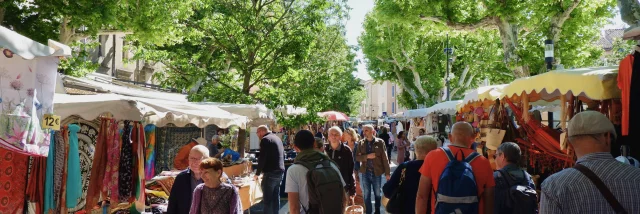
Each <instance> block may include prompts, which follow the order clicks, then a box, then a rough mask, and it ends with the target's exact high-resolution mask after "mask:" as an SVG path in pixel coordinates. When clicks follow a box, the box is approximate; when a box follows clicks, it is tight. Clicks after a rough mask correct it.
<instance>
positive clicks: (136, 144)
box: [131, 122, 145, 213]
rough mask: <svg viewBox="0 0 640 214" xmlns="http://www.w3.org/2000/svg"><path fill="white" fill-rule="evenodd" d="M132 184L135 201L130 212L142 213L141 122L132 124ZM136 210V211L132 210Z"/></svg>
mask: <svg viewBox="0 0 640 214" xmlns="http://www.w3.org/2000/svg"><path fill="white" fill-rule="evenodd" d="M131 138H132V140H133V155H134V158H133V160H134V162H133V165H134V167H133V185H134V190H133V192H134V196H135V203H134V205H133V206H132V208H134V209H132V210H131V211H132V213H142V212H144V207H145V204H144V202H145V189H144V177H145V175H144V144H145V140H144V128H143V127H142V124H140V123H138V122H135V123H134V126H133V134H132V135H131ZM134 211H137V212H134Z"/></svg>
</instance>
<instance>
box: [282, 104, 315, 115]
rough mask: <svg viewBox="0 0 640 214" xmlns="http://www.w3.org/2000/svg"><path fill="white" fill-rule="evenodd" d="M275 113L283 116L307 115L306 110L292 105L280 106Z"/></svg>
mask: <svg viewBox="0 0 640 214" xmlns="http://www.w3.org/2000/svg"><path fill="white" fill-rule="evenodd" d="M276 111H278V112H280V113H282V114H283V115H284V116H296V115H305V114H307V108H300V107H295V106H293V105H286V106H280V107H278V108H277V109H276Z"/></svg>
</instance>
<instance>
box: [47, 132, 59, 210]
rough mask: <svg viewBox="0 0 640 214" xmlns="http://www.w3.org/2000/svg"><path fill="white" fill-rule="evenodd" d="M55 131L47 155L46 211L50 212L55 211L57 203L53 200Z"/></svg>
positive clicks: (52, 133)
mask: <svg viewBox="0 0 640 214" xmlns="http://www.w3.org/2000/svg"><path fill="white" fill-rule="evenodd" d="M55 143H56V139H55V131H51V139H50V143H49V155H48V156H47V157H49V158H47V169H46V170H47V172H46V175H45V183H44V212H45V213H49V211H53V209H55V207H56V206H55V204H54V202H53V194H54V192H53V168H54V165H55V162H54V159H55V153H54V152H55V148H56V147H55Z"/></svg>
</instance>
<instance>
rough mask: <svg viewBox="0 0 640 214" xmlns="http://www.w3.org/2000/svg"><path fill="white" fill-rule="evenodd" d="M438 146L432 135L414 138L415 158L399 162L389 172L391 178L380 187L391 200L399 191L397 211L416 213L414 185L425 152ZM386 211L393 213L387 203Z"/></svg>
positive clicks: (418, 176) (416, 181)
mask: <svg viewBox="0 0 640 214" xmlns="http://www.w3.org/2000/svg"><path fill="white" fill-rule="evenodd" d="M438 147H439V145H438V142H437V141H436V139H435V138H433V137H429V136H422V137H419V138H418V139H416V142H415V149H416V160H415V161H409V162H405V163H403V164H400V165H399V166H398V168H396V170H395V171H394V172H393V174H391V179H390V180H389V181H388V182H387V183H385V184H384V186H383V187H382V190H383V192H384V196H385V197H387V198H390V199H391V200H394V199H392V198H393V194H394V192H395V191H401V192H400V193H396V194H401V195H402V198H398V200H402V201H400V202H401V203H399V204H398V205H400V206H399V207H397V208H396V210H398V212H397V213H402V214H413V213H416V212H415V211H416V210H415V207H416V200H415V198H416V196H417V195H418V188H416V187H417V186H418V185H419V183H420V172H419V171H420V168H421V167H422V164H423V163H424V158H425V157H426V156H427V154H428V153H429V152H430V151H432V150H435V149H437V148H438ZM396 189H397V190H396ZM389 203H392V202H389ZM387 212H391V213H393V211H390V207H389V204H387Z"/></svg>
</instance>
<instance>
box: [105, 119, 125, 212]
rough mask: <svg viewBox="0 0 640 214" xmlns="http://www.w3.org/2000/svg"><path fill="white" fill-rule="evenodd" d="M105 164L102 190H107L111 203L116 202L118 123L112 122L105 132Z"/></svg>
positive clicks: (118, 145)
mask: <svg viewBox="0 0 640 214" xmlns="http://www.w3.org/2000/svg"><path fill="white" fill-rule="evenodd" d="M107 135H108V136H107V137H108V138H107V166H106V169H105V172H104V180H103V181H102V184H103V186H102V191H103V192H109V197H108V198H109V200H110V202H111V203H117V202H118V201H119V199H118V196H119V194H118V169H119V168H120V138H121V136H120V131H119V130H118V123H115V122H114V123H112V124H111V127H110V128H109V131H108V133H107Z"/></svg>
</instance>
